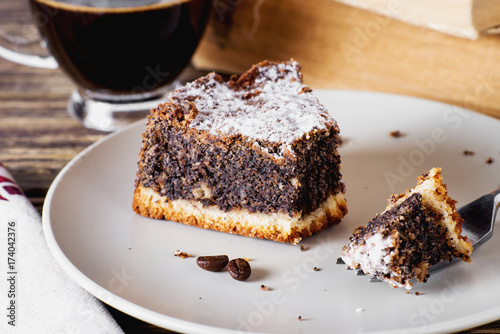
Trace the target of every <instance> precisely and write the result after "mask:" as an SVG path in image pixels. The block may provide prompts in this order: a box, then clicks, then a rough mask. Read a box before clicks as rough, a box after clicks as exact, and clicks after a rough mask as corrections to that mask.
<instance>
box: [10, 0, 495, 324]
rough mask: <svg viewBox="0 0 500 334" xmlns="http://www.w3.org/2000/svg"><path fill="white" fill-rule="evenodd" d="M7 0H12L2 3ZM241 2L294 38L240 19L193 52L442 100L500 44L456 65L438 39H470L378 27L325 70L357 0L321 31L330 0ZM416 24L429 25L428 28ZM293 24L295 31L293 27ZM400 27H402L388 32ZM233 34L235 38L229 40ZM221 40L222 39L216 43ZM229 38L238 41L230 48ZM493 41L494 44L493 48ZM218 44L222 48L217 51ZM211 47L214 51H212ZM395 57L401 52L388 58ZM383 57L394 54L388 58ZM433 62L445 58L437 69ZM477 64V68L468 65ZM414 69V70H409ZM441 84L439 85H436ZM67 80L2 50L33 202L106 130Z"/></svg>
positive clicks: (461, 88) (16, 162)
mask: <svg viewBox="0 0 500 334" xmlns="http://www.w3.org/2000/svg"><path fill="white" fill-rule="evenodd" d="M328 1H330V0H328ZM238 2H240V3H241V4H242V5H243V4H244V3H245V1H233V2H232V3H238ZM5 3H9V4H10V5H9V6H6V7H3V5H4V4H5ZM13 3H14V4H13ZM16 3H22V1H17V0H15V1H13V0H9V1H7V2H4V0H2V9H0V20H3V19H5V18H8V17H9V15H10V14H9V10H12V11H13V12H15V13H17V12H18V11H20V10H19V6H18V5H16ZM249 3H251V4H260V5H261V7H259V8H260V9H259V8H257V9H259V13H260V14H259V15H261V16H260V20H261V21H260V22H269V21H270V20H271V18H272V16H274V17H275V18H276V20H277V22H278V23H280V24H282V25H283V27H282V28H281V30H280V31H281V33H282V34H283V36H285V37H287V38H288V39H294V38H296V44H295V46H288V45H286V43H284V42H282V41H281V42H280V41H278V42H273V41H271V40H265V39H264V32H262V31H261V30H259V29H261V28H258V26H257V28H256V29H255V30H254V26H253V25H248V26H245V27H244V28H245V30H241V31H239V32H236V31H229V32H228V33H229V34H230V35H231V36H233V37H232V38H233V40H227V41H225V40H220V39H218V37H217V38H216V36H214V35H213V31H212V33H209V34H208V35H207V37H208V39H209V40H208V41H207V43H208V44H210V45H207V44H205V47H204V50H202V51H201V52H202V54H203V53H206V52H217V53H215V54H214V55H212V56H210V57H206V59H211V61H212V62H213V68H222V69H223V70H224V71H229V72H232V71H235V72H241V71H243V70H244V69H246V68H247V67H248V66H249V65H250V64H251V63H253V62H256V61H259V60H262V59H263V58H281V59H286V58H289V57H290V56H292V55H297V57H296V58H297V59H299V60H301V61H302V62H303V64H304V70H305V72H306V74H305V80H306V81H309V82H310V83H313V84H314V85H315V87H317V88H320V87H321V88H341V89H348V88H349V89H352V88H356V89H368V90H380V91H391V90H394V91H396V92H398V93H402V94H408V95H417V96H424V97H431V98H432V97H435V98H438V97H443V96H445V95H447V94H449V93H450V92H454V94H453V96H454V97H452V95H447V96H448V102H450V101H451V102H452V101H454V100H456V99H458V100H460V98H462V99H463V97H464V96H466V94H470V93H471V91H470V89H471V88H470V82H469V81H473V82H475V83H476V84H477V83H478V82H480V78H481V76H485V77H486V78H487V77H488V73H490V72H488V69H487V67H488V66H491V65H492V62H493V59H494V57H495V56H496V55H497V54H498V52H500V47H499V45H497V44H498V43H497V41H496V40H489V39H488V40H486V43H485V44H486V46H484V47H485V48H486V49H488V48H491V50H490V51H488V52H486V53H485V59H486V60H485V62H486V63H484V64H480V63H481V60H479V59H475V60H473V63H474V64H473V69H469V67H468V66H469V64H468V63H466V62H465V63H463V64H462V67H463V71H456V69H457V66H458V65H457V64H456V61H455V60H454V61H451V63H450V64H448V65H447V64H445V63H446V61H444V60H443V59H437V58H439V57H440V55H441V53H442V51H440V50H441V49H440V48H441V46H442V47H444V48H445V49H448V50H454V51H453V52H451V51H450V52H451V54H450V56H449V58H453V57H455V56H456V57H457V58H459V59H462V60H464V59H468V60H472V58H474V56H472V55H469V56H467V55H465V53H466V51H467V50H469V51H471V52H473V53H475V52H476V51H474V50H473V49H474V47H473V45H472V44H470V45H469V44H466V45H467V46H468V48H464V49H463V50H460V52H458V51H457V50H456V49H455V47H456V45H455V41H452V40H450V39H449V38H448V37H445V38H444V39H442V38H440V37H439V36H438V35H434V33H430V36H427V37H426V38H423V37H421V36H420V35H419V34H420V33H421V32H420V31H419V30H418V29H417V30H413V31H414V32H415V33H416V35H415V36H416V37H415V40H414V41H406V42H405V41H403V40H404V39H407V38H408V34H409V32H408V31H406V30H402V31H400V32H399V33H398V31H397V29H391V31H381V32H380V39H378V38H377V40H376V42H375V41H374V42H373V43H370V44H369V45H367V46H366V49H363V50H362V53H361V54H358V55H356V56H355V57H354V58H353V59H352V61H353V63H351V64H349V63H347V62H346V60H345V59H343V58H342V57H339V56H336V57H333V58H328V59H329V60H328V61H329V62H331V63H328V64H327V65H328V66H327V69H325V70H324V71H323V70H322V68H323V67H322V66H323V65H324V64H325V58H324V57H322V56H321V55H322V54H323V55H328V54H329V53H331V52H338V43H339V42H341V41H343V40H347V41H349V39H348V37H349V36H351V35H349V33H348V31H347V30H346V29H347V27H350V28H349V29H353V27H357V26H360V27H361V28H362V27H363V21H362V20H366V19H367V18H369V17H370V16H367V14H365V13H362V12H360V11H359V10H355V9H350V8H348V7H346V6H342V5H337V4H335V5H333V6H334V9H335V13H336V15H337V16H339V17H342V19H340V18H339V20H340V23H339V27H337V28H336V29H340V33H335V31H336V29H334V27H332V26H330V27H328V29H331V31H332V36H330V37H328V38H326V39H323V38H322V37H321V34H320V33H324V30H325V29H327V27H325V25H328V24H330V23H329V22H328V20H326V19H325V18H319V17H318V16H317V15H316V14H315V11H316V12H317V11H318V10H320V9H321V8H322V6H328V7H327V8H329V10H330V7H329V6H330V4H329V2H326V1H323V0H319V1H318V2H317V4H316V3H314V4H311V6H312V8H311V11H308V12H305V13H301V16H300V19H301V20H307V21H300V22H299V21H297V20H296V19H294V20H290V19H282V18H279V17H276V14H272V13H276V12H277V11H280V12H281V11H284V12H285V13H286V14H287V15H288V17H289V18H290V17H294V16H291V15H297V12H296V11H297V9H296V8H294V7H293V3H294V1H292V0H290V2H289V4H290V5H289V6H287V5H284V4H280V3H279V2H277V1H267V2H264V1H253V2H252V1H249ZM283 3H285V2H283ZM252 8H254V9H255V8H256V7H252ZM268 10H269V11H271V13H270V14H266V13H264V12H262V11H268ZM238 15H239V14H238ZM235 18H238V16H236V17H235ZM289 21H291V22H289ZM392 24H394V25H400V24H399V23H392V22H391V23H390V25H392ZM305 27H308V28H307V29H306V30H307V32H304V31H303V30H304V29H305ZM211 29H221V31H220V33H221V34H222V33H224V32H223V29H226V28H225V26H220V27H218V28H215V27H212V28H211ZM241 29H243V27H241ZM245 32H246V33H247V34H249V35H247V36H248V37H252V36H251V35H252V34H254V35H253V37H252V38H247V37H245V36H244V35H243V34H244V33H245ZM422 33H423V34H424V35H429V33H427V32H422ZM297 34H299V36H300V37H297ZM351 34H352V32H351ZM398 34H401V36H400V37H399V38H396V37H397V36H398ZM386 35H388V36H389V37H391V38H389V37H387V36H386ZM237 36H240V37H241V38H242V39H241V40H239V41H237V40H235V38H236V37H237ZM342 36H343V37H342ZM384 36H385V37H384ZM210 39H211V40H210ZM214 39H215V40H214ZM309 39H311V40H313V41H314V45H315V47H316V49H315V52H312V51H311V52H309V53H307V54H306V53H305V52H304V50H303V49H304V47H305V45H306V42H307V40H309ZM252 40H260V42H259V43H260V44H258V45H259V50H257V47H256V45H253V44H252ZM397 40H399V41H400V42H401V43H402V45H404V46H405V47H408V45H413V46H412V48H411V49H410V50H408V49H404V48H402V47H399V46H397V43H396V41H397ZM219 43H227V44H226V46H223V45H219ZM394 43H396V44H394ZM433 43H438V44H439V45H441V46H440V47H437V46H436V45H433ZM481 43H482V42H481ZM454 45H455V46H454ZM236 46H238V48H237V50H236V49H235V47H236ZM494 46H496V47H497V48H498V49H499V50H493V47H494ZM385 49H387V50H388V51H387V57H389V58H388V59H384V56H383V54H384V52H382V51H383V50H385ZM221 50H222V51H224V52H223V53H218V52H220V51H221ZM483 50H484V49H483ZM414 53H416V54H414ZM216 55H217V56H216ZM216 57H218V58H217V59H214V58H216ZM398 57H400V58H398ZM418 57H425V59H421V60H420V61H418V62H417V58H418ZM396 58H397V59H401V60H398V61H396V60H395V59H396ZM391 59H392V60H391ZM391 62H394V64H392V65H391V64H390V63H391ZM415 62H417V63H418V64H419V66H420V67H425V66H428V67H429V68H428V69H426V70H425V71H419V67H418V66H417V67H415V68H416V69H417V70H412V71H410V69H411V68H412V66H415ZM205 64H208V62H205ZM321 64H323V65H321ZM424 65H425V66H424ZM440 65H443V66H444V65H446V66H444V68H443V69H442V68H440ZM211 69H212V68H211ZM476 70H477V73H476V74H474V71H476ZM401 71H403V72H404V73H406V75H407V76H408V77H411V76H416V78H411V80H409V82H405V80H403V79H404V75H403V74H402V73H399V72H401ZM489 71H492V72H491V73H492V75H496V73H497V71H498V70H497V69H495V68H493V67H492V68H490V70H489ZM323 72H324V73H323ZM415 72H416V73H417V74H418V75H415V74H413V75H410V74H411V73H415ZM419 72H422V73H419ZM409 73H410V74H409ZM430 73H435V76H438V77H439V78H441V79H442V78H445V77H446V76H450V82H447V83H440V82H439V80H432V81H431V82H426V80H425V79H426V78H427V79H428V78H429V76H430ZM200 74H203V72H199V71H196V70H194V69H188V71H186V72H185V73H184V74H183V78H184V79H185V80H190V79H192V78H194V77H197V76H199V75H200ZM495 78H496V77H495ZM441 79H440V80H441ZM398 84H401V87H399V89H396V88H398ZM442 85H445V86H446V87H442ZM72 89H73V85H72V83H71V82H70V81H69V80H68V79H67V78H66V77H65V76H64V75H63V74H62V73H61V72H60V71H59V70H42V69H33V68H29V67H25V66H21V65H16V64H12V63H10V62H7V61H5V60H3V59H0V161H2V162H3V163H4V164H5V166H6V167H7V168H8V169H9V171H10V172H11V174H12V175H13V177H14V178H15V179H16V181H17V182H18V183H19V185H20V187H21V188H22V189H23V190H24V191H25V193H26V194H27V196H28V197H29V199H30V200H31V201H32V203H33V204H34V205H35V206H36V207H37V208H38V209H39V210H40V211H41V208H42V204H43V200H44V197H45V194H46V192H47V189H48V187H49V186H50V184H51V182H52V181H53V179H54V178H55V177H56V175H57V174H58V173H59V171H60V170H61V169H62V168H63V167H64V166H65V165H66V164H67V163H68V162H69V161H70V160H71V159H72V158H73V157H75V156H76V155H77V154H78V153H80V152H81V151H82V150H83V149H85V148H86V147H88V146H89V145H90V144H92V143H94V142H96V141H97V140H99V139H101V138H104V137H105V136H106V134H104V133H101V132H98V131H93V130H88V129H85V128H83V127H82V126H81V125H80V123H78V122H77V121H76V120H74V119H72V118H71V117H70V116H69V115H68V113H67V110H66V103H67V99H68V97H69V94H70V92H71V90H72ZM495 89H496V88H495ZM472 92H473V91H472ZM445 93H446V94H445ZM497 98H498V97H497V96H496V95H495V96H494V97H488V98H486V101H485V106H486V105H494V103H493V100H495V101H496V99H497ZM486 102H487V103H486ZM498 108H500V103H497V105H496V107H495V108H489V107H488V108H486V107H485V109H484V111H486V112H491V113H492V114H494V115H496V116H498V115H499V114H498V113H497V111H498ZM110 311H111V313H112V314H113V316H114V317H115V319H116V320H117V321H118V323H119V324H120V325H121V326H122V327H123V329H124V330H125V332H126V333H172V332H171V331H169V330H166V329H161V328H157V327H155V326H152V325H149V324H146V323H143V322H142V321H138V320H136V319H134V318H132V317H130V316H128V315H125V314H123V313H121V312H119V311H117V310H114V309H112V308H110ZM498 332H500V321H497V322H493V323H491V324H488V325H484V326H481V327H478V328H474V329H471V330H468V331H465V332H463V333H469V334H479V333H498Z"/></svg>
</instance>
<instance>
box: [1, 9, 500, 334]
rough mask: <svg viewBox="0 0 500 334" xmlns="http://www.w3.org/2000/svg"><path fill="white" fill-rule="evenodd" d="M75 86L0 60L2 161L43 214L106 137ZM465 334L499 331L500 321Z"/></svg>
mask: <svg viewBox="0 0 500 334" xmlns="http://www.w3.org/2000/svg"><path fill="white" fill-rule="evenodd" d="M21 3H22V1H19V0H2V2H1V6H2V7H0V30H1V29H3V30H2V31H6V30H9V29H14V30H15V27H12V26H10V23H9V22H10V21H12V19H16V18H21V19H25V16H24V15H25V14H24V12H23V10H25V8H24V6H23V5H21ZM200 73H202V72H199V71H196V70H194V69H193V68H189V69H188V70H187V71H186V72H185V73H184V74H183V76H182V79H183V80H190V79H193V78H194V77H196V76H198V75H199V74H200ZM72 89H73V85H72V83H71V82H70V81H69V79H67V78H66V77H65V75H64V74H62V73H61V72H60V70H45V69H34V68H30V67H26V66H22V65H17V64H13V63H11V62H8V61H6V60H3V59H0V161H1V162H3V163H4V165H5V166H6V167H7V168H8V170H9V171H10V173H11V174H12V175H13V177H14V178H15V180H16V181H17V183H18V184H19V186H20V187H21V188H22V189H23V190H24V192H25V193H26V195H27V196H28V197H29V199H30V200H31V202H32V203H33V205H34V206H35V207H36V208H37V209H38V210H39V211H40V212H41V209H42V205H43V201H44V198H45V195H46V192H47V190H48V188H49V186H50V184H51V183H52V181H53V180H54V178H55V176H56V175H57V174H58V173H59V171H60V170H61V169H62V168H63V167H64V166H65V165H66V164H67V163H68V162H69V161H70V160H71V159H72V158H73V157H75V156H76V155H77V154H78V153H80V152H81V151H82V150H83V149H85V148H86V147H88V146H89V145H90V144H92V143H94V142H96V141H98V140H99V139H101V138H103V137H105V136H106V133H102V132H99V131H93V130H89V129H86V128H84V127H82V126H81V125H80V123H79V122H78V121H76V120H74V119H72V118H71V117H70V116H69V115H68V113H67V109H66V104H67V100H68V97H69V95H70V93H71V91H72ZM499 304H500V301H499ZM464 307H467V305H464ZM109 310H110V312H111V313H112V314H113V316H114V317H115V319H116V320H117V321H118V323H119V324H120V325H121V326H122V328H123V329H124V331H125V332H126V333H172V332H170V331H168V330H166V329H161V328H157V327H155V326H152V325H149V324H147V323H144V322H142V321H139V320H137V319H134V318H132V317H130V316H128V315H125V314H123V313H121V312H119V311H117V310H114V309H113V308H111V307H110V308H109ZM463 333H476V334H477V333H500V321H497V322H493V323H491V324H487V325H484V326H481V327H478V328H474V329H471V330H469V331H465V332H463Z"/></svg>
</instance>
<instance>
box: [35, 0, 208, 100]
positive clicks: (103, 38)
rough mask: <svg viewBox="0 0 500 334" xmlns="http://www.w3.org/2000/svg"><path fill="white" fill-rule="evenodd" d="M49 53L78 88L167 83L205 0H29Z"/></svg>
mask: <svg viewBox="0 0 500 334" xmlns="http://www.w3.org/2000/svg"><path fill="white" fill-rule="evenodd" d="M30 4H31V7H32V12H33V18H34V21H35V24H36V25H37V26H38V28H39V30H40V33H41V35H42V36H43V37H44V39H45V41H46V43H47V45H48V47H49V49H50V51H51V53H52V55H53V56H54V57H55V58H56V60H57V62H58V63H59V65H60V67H61V68H63V69H64V70H65V71H66V72H67V73H68V74H69V75H70V76H71V77H72V78H73V80H74V81H75V82H76V83H78V84H79V85H80V86H81V87H83V88H85V89H88V90H91V91H94V92H100V93H104V94H109V93H114V94H117V93H118V94H121V93H130V92H131V91H132V92H135V93H144V92H149V91H152V90H156V89H157V88H159V87H161V86H164V85H167V84H169V83H171V82H172V81H173V80H174V79H175V78H176V77H177V75H178V74H179V73H180V72H181V71H182V70H183V69H184V68H185V67H186V65H187V64H188V63H189V61H190V58H191V56H192V54H193V53H194V51H195V49H196V46H197V45H198V42H199V40H200V38H201V36H202V34H203V30H204V28H205V25H206V21H207V16H208V11H209V9H210V1H209V0H191V1H186V0H184V1H158V0H157V1H152V0H149V1H148V0H138V1H137V0H98V1H94V0H64V1H62V0H58V1H55V0H30Z"/></svg>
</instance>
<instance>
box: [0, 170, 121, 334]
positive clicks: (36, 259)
mask: <svg viewBox="0 0 500 334" xmlns="http://www.w3.org/2000/svg"><path fill="white" fill-rule="evenodd" d="M11 283H12V284H11ZM0 310H2V311H1V312H0V333H41V334H43V333H50V334H52V333H55V334H58V333H81V334H84V333H103V334H104V333H106V334H114V333H123V331H122V330H121V328H120V327H119V326H118V324H117V323H116V322H115V320H114V319H113V318H112V317H111V315H110V314H109V313H108V311H107V309H106V308H105V307H104V305H103V304H102V303H101V302H100V301H99V300H97V299H96V298H94V297H93V296H92V295H90V294H89V293H88V292H87V291H85V290H84V289H82V288H81V287H80V286H79V285H77V284H76V283H75V282H74V281H73V280H72V279H71V278H69V277H68V276H67V274H66V273H65V272H64V271H63V270H62V269H61V268H60V267H59V265H58V264H57V263H56V261H55V259H54V257H53V256H52V254H51V253H50V251H49V248H48V246H47V244H46V242H45V238H44V235H43V231H42V223H41V217H40V215H39V214H38V212H37V211H36V209H35V208H34V207H33V206H32V205H31V203H30V202H29V200H28V199H27V198H26V197H25V196H24V194H23V193H22V191H21V189H19V187H18V186H17V185H16V183H15V182H14V180H13V179H12V177H11V175H10V174H9V173H8V172H7V170H6V169H5V167H4V166H3V165H2V164H1V163H0ZM13 325H15V326H13Z"/></svg>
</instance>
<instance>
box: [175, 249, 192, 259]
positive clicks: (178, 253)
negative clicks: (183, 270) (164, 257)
mask: <svg viewBox="0 0 500 334" xmlns="http://www.w3.org/2000/svg"><path fill="white" fill-rule="evenodd" d="M174 255H175V256H178V257H180V258H181V259H185V258H188V257H191V254H189V253H186V252H182V251H180V250H178V249H177V250H176V251H175V252H174Z"/></svg>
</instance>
